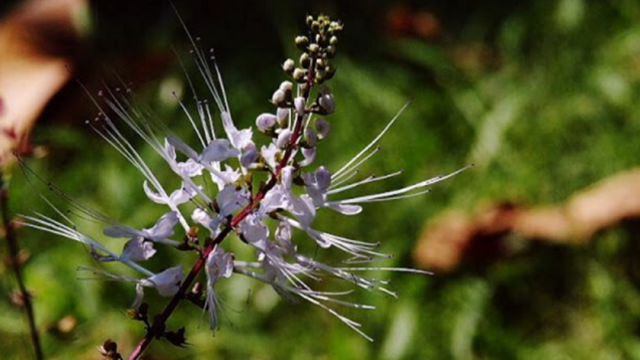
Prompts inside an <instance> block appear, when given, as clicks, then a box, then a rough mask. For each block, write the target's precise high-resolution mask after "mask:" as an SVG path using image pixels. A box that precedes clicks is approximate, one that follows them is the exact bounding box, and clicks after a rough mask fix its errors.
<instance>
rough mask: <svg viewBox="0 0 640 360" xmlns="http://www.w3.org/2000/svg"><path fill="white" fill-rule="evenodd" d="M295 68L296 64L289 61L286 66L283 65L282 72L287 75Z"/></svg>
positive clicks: (286, 61) (285, 63)
mask: <svg viewBox="0 0 640 360" xmlns="http://www.w3.org/2000/svg"><path fill="white" fill-rule="evenodd" d="M295 67H296V63H295V62H294V61H293V60H292V59H287V60H285V62H284V64H282V70H284V72H286V73H292V72H293V69H294V68H295Z"/></svg>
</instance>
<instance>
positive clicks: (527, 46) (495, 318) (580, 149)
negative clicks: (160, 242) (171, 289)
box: [0, 0, 640, 360]
mask: <svg viewBox="0 0 640 360" xmlns="http://www.w3.org/2000/svg"><path fill="white" fill-rule="evenodd" d="M45 3H46V2H45V1H40V4H39V5H38V6H41V7H42V6H44V4H45ZM76 3H78V4H80V5H81V6H79V7H76V8H75V10H74V12H73V16H72V17H71V20H70V22H69V23H70V24H71V25H72V26H71V34H72V36H66V35H65V36H62V35H61V36H57V37H56V39H57V40H56V41H55V42H48V41H44V42H39V43H37V46H35V49H36V50H38V49H40V50H41V51H44V52H46V53H47V54H49V55H50V56H53V57H58V58H63V59H64V60H65V61H66V62H67V63H68V64H70V66H69V70H67V71H68V75H72V76H73V77H75V78H78V79H80V81H81V82H82V83H84V84H86V86H87V88H88V89H89V91H90V92H92V93H94V94H95V93H97V92H98V91H99V90H100V89H104V87H105V85H104V83H106V84H109V85H110V86H113V87H117V86H119V85H118V78H121V79H123V81H124V82H125V83H127V84H131V86H132V87H133V88H134V89H135V94H136V95H135V96H136V97H137V98H138V99H139V101H140V103H142V104H145V106H146V107H147V108H149V109H151V110H152V111H153V113H154V114H156V116H157V117H158V118H159V119H162V121H163V122H166V124H167V125H168V126H169V127H170V128H171V129H172V130H174V131H175V132H177V133H178V134H181V135H182V136H184V138H192V139H193V134H191V133H190V131H189V129H190V127H189V126H188V124H187V120H186V119H185V118H184V116H183V114H182V112H181V110H180V109H179V107H178V106H177V104H176V103H175V101H173V100H172V98H171V96H170V94H171V91H177V92H178V93H179V94H182V96H183V97H184V98H185V99H188V97H189V94H188V92H187V89H186V87H187V83H186V81H185V76H184V72H183V71H182V69H181V68H180V66H179V62H178V59H182V60H183V61H184V62H185V64H186V67H187V72H188V73H189V74H190V75H191V76H192V78H194V79H197V78H198V76H197V74H196V69H195V67H194V66H193V64H192V62H191V61H190V55H189V46H190V45H189V42H188V39H187V37H186V36H185V32H184V30H183V29H182V28H181V26H180V23H179V21H178V19H177V17H176V15H175V13H174V12H173V10H172V9H171V6H170V4H169V3H168V2H163V1H150V0H144V1H135V2H133V1H131V2H128V1H91V2H82V1H76ZM174 3H175V6H176V7H177V8H178V10H179V12H180V14H181V16H182V17H183V18H184V20H185V22H186V23H187V26H188V28H189V30H190V31H191V32H192V33H193V34H195V35H196V36H198V37H200V38H201V40H200V42H199V43H200V44H201V46H203V47H204V48H209V47H213V48H215V51H216V55H217V58H218V61H219V65H220V67H221V69H222V72H223V75H224V78H225V83H226V86H227V94H228V97H229V101H230V106H231V109H232V111H233V113H234V118H235V119H236V121H238V122H239V123H240V124H241V125H244V126H249V125H252V124H253V122H254V120H255V117H256V116H257V115H258V114H260V113H262V112H265V111H271V105H270V104H269V103H268V99H269V98H270V95H271V93H272V92H273V90H274V89H275V88H276V87H277V86H278V84H279V83H280V82H281V81H282V80H283V79H285V74H284V73H283V72H282V71H281V70H280V64H281V63H282V61H283V60H284V59H286V58H287V57H294V58H295V57H297V52H296V50H295V47H294V45H293V37H294V36H295V35H296V34H298V33H299V32H300V30H301V29H302V28H303V26H304V16H305V15H306V14H308V13H311V14H317V13H325V14H329V15H332V16H334V17H335V18H339V19H341V20H342V21H343V22H344V24H345V30H344V32H343V35H342V37H341V39H340V46H339V54H338V57H337V59H336V66H337V68H338V72H337V74H336V77H335V79H334V80H332V81H331V84H330V85H331V87H332V90H333V92H334V95H335V98H336V104H337V107H336V112H335V114H334V115H332V116H331V117H330V118H329V120H330V121H331V124H332V133H331V135H330V137H329V139H328V140H327V141H325V142H323V143H322V144H321V149H320V150H321V155H320V158H319V161H318V162H317V163H319V164H320V163H325V164H326V165H327V166H328V167H329V169H334V170H335V169H337V168H339V167H340V165H341V164H343V163H344V162H345V161H346V160H348V159H349V158H350V157H351V156H353V155H354V154H355V153H356V152H357V151H359V149H360V148H361V147H362V146H364V145H365V144H366V143H367V142H368V141H369V140H370V139H372V138H373V137H374V136H375V135H376V134H377V133H378V132H379V131H380V130H381V129H382V128H383V127H384V126H385V124H386V123H387V122H388V121H389V119H391V118H392V117H393V116H394V115H395V113H396V112H397V111H398V110H399V109H400V108H401V107H402V106H403V105H404V104H405V103H406V102H408V101H411V105H410V106H409V108H408V109H407V111H406V112H405V113H404V114H403V115H402V118H401V119H400V121H399V122H398V123H397V124H396V125H394V127H393V128H392V130H391V131H390V133H389V134H388V135H387V136H385V138H384V139H383V141H382V143H381V145H382V151H381V153H380V154H379V155H377V156H376V157H375V158H373V159H372V160H371V161H370V162H368V165H367V166H366V167H365V170H366V171H370V172H376V173H384V172H390V171H394V170H397V169H403V170H404V176H403V177H402V178H401V179H394V180H393V181H390V182H387V183H386V184H380V185H375V186H372V189H377V190H383V189H390V188H392V187H394V186H396V187H397V186H401V185H403V184H406V185H408V184H410V183H412V182H417V181H420V180H422V179H425V178H429V177H431V176H435V175H438V174H443V173H446V172H450V171H453V170H455V169H458V168H460V167H462V166H464V165H466V164H468V163H474V164H475V165H476V166H475V167H474V168H473V169H471V170H469V171H466V172H465V173H463V174H461V175H458V176H456V177H455V178H453V179H451V180H448V181H446V182H445V183H441V184H438V185H437V186H435V187H434V189H433V192H432V193H430V194H427V195H424V196H422V197H418V198H413V199H409V200H405V201H398V202H389V203H380V204H372V205H369V206H367V207H366V209H365V211H364V213H363V214H361V215H359V216H357V217H353V218H343V217H338V216H336V215H335V214H331V213H323V214H322V215H321V216H320V217H319V219H318V220H317V227H318V228H320V229H324V230H331V232H333V233H337V234H341V235H344V236H348V237H352V238H359V239H367V240H371V241H381V242H382V249H381V250H382V251H383V252H388V253H393V254H396V256H395V257H394V258H393V259H391V260H388V261H383V262H381V263H380V265H383V266H404V267H418V268H424V269H430V270H434V271H435V275H434V276H420V275H409V274H400V273H384V272H380V273H379V274H375V275H377V276H380V277H384V278H388V279H390V280H391V282H392V285H391V286H392V288H393V289H395V290H396V291H397V292H398V294H399V299H398V300H396V299H393V298H389V297H386V296H384V295H380V294H377V293H367V292H365V291H357V292H356V293H355V294H354V295H353V299H355V300H358V301H362V302H367V303H371V304H374V305H375V306H377V310H375V311H372V312H368V311H358V310H354V309H349V308H340V309H339V310H340V311H341V312H342V313H343V314H345V315H347V316H348V317H351V318H353V319H355V320H357V321H360V322H362V323H363V328H364V331H365V332H367V333H368V334H370V335H371V336H372V337H374V338H375V339H376V341H375V342H373V343H369V342H368V341H366V340H365V339H363V338H362V337H360V336H359V335H358V334H356V333H355V332H353V331H351V330H350V329H349V328H347V327H346V326H344V325H343V324H341V323H340V322H339V321H337V320H336V319H335V318H333V317H332V316H331V315H330V314H328V313H327V312H325V311H323V310H321V309H319V308H317V307H315V306H312V305H311V304H308V303H304V302H302V303H297V304H291V303H287V302H285V301H283V300H282V299H280V298H279V297H278V296H277V295H276V294H275V293H274V292H273V291H272V290H270V289H269V288H268V287H267V286H265V285H263V284H260V283H258V282H255V281H252V280H250V279H244V278H241V277H240V276H237V277H235V278H233V279H231V280H229V281H224V282H221V283H220V298H221V299H222V301H223V306H222V308H223V315H222V325H221V330H220V331H219V332H217V333H216V334H215V336H213V335H212V333H211V332H210V331H209V330H208V324H207V321H206V315H203V314H202V311H201V310H199V309H197V308H195V307H193V306H191V305H189V304H183V306H181V307H180V308H179V310H178V311H177V312H176V313H175V314H174V316H173V317H172V319H171V321H170V323H169V324H170V326H174V327H178V326H186V328H187V339H188V341H189V343H190V344H191V345H190V346H187V347H186V348H183V349H180V348H176V347H173V346H171V345H169V344H167V343H166V342H162V341H156V342H154V343H153V344H152V346H151V348H150V350H149V351H148V353H147V355H146V357H145V358H146V359H223V358H224V359H456V360H458V359H459V360H468V359H640V339H639V335H640V260H638V259H639V257H640V236H639V231H640V227H639V226H638V225H639V223H638V216H640V205H639V204H638V202H639V201H640V190H639V189H638V188H639V187H640V179H639V177H638V175H637V174H638V173H637V171H638V170H637V166H638V163H639V154H640V137H639V135H640V132H639V131H640V101H639V99H640V3H639V2H637V1H633V0H613V1H595V0H592V1H589V0H559V1H551V0H542V1H540V0H536V1H533V0H530V1H517V2H515V1H507V0H491V1H483V2H478V1H470V0H456V1H446V2H445V1H435V0H434V1H408V0H407V1H364V0H359V1H349V2H346V1H304V2H303V1H294V0H288V1H279V2H257V1H253V2H252V1H235V2H212V1H204V0H202V1H179V0H175V1H174ZM24 5H25V2H17V1H4V2H2V4H1V5H0V11H1V12H0V15H1V17H2V18H3V19H4V20H3V21H4V22H5V23H6V22H7V21H10V19H12V16H15V14H16V11H18V10H16V9H18V7H19V6H24ZM34 6H35V5H34ZM38 6H35V8H36V9H39V7H38ZM36 23H37V22H36ZM30 24H31V25H33V23H30ZM36 28H37V26H36ZM0 29H2V28H0ZM4 29H6V27H5V28H4ZM60 29H61V28H60V27H49V28H46V29H45V30H46V31H44V32H45V33H47V34H49V35H52V34H53V35H60V34H58V32H56V31H58V30H60ZM40 30H42V29H40ZM67 31H69V30H68V29H67ZM59 32H61V33H62V31H61V30H60V31H59ZM43 49H45V50H46V51H45V50H43ZM3 51H4V50H3ZM7 54H10V51H8V50H7V51H4V52H2V53H0V63H2V61H3V60H2V59H3V58H2V57H3V56H8V55H7ZM51 54H53V55H51ZM45 58H46V57H45ZM24 59H25V60H24V61H28V60H27V57H25V58H24ZM39 59H42V57H40V58H39ZM8 73H11V75H12V76H14V77H17V78H18V79H20V72H19V71H17V70H16V71H13V72H7V71H5V72H4V73H1V74H0V77H1V76H8V75H7V74H8ZM0 81H1V80H0ZM37 81H38V80H37V79H31V78H29V80H28V82H29V83H28V84H27V83H26V82H27V80H24V85H25V86H26V88H27V90H25V91H28V88H29V86H31V87H34V86H35V87H40V86H46V84H44V85H40V84H39V83H38V82H37ZM43 81H45V80H43ZM103 82H104V83H103ZM202 85H203V84H202V82H200V83H199V85H198V86H199V87H200V89H201V90H202V94H204V93H205V92H204V88H203V86H202ZM14 90H15V88H12V89H7V88H1V87H0V96H2V92H7V91H14ZM24 96H28V94H27V93H25V94H24ZM45 105H46V106H45ZM10 106H11V104H8V103H7V104H4V107H6V109H9V107H10ZM33 106H34V107H40V106H42V107H43V111H42V112H41V113H39V114H38V115H37V116H36V117H35V118H34V119H37V122H36V123H35V127H34V129H33V132H32V137H31V139H30V141H29V144H27V145H25V144H22V145H23V146H22V148H21V149H22V150H24V153H25V159H26V161H27V163H28V165H29V166H30V167H31V168H33V169H34V170H35V171H36V172H37V173H39V174H40V175H41V176H42V177H43V178H45V179H47V180H51V181H53V182H54V183H55V184H56V185H58V186H59V187H60V188H62V189H64V190H65V191H66V192H67V193H69V194H71V195H72V196H74V197H75V198H77V199H79V200H81V201H82V202H85V203H87V204H89V205H90V206H92V207H95V208H97V209H99V210H100V211H101V212H103V213H106V214H109V215H110V216H112V217H113V218H115V219H119V220H121V221H122V222H124V223H126V224H128V225H132V226H134V227H148V226H150V225H151V224H152V223H153V222H154V221H155V219H157V216H158V215H159V214H161V211H162V210H163V209H162V208H161V207H159V206H157V205H155V204H152V203H151V202H149V201H148V200H147V199H146V196H145V195H144V193H143V191H142V186H141V183H142V177H141V176H140V175H139V174H138V173H137V172H136V171H135V169H133V167H132V166H130V165H129V164H128V163H127V162H126V161H125V160H124V159H123V158H122V157H120V156H119V155H118V154H117V153H116V151H115V150H114V149H112V148H111V147H109V146H108V144H106V143H104V142H102V141H101V140H100V139H99V137H98V136H97V135H96V134H94V133H93V132H92V131H91V130H90V129H88V128H87V127H86V126H85V125H84V120H85V119H88V118H93V117H94V116H95V114H96V112H97V110H96V109H95V108H94V107H93V106H92V104H91V102H90V101H89V100H88V99H87V97H86V96H85V95H84V94H83V91H82V89H81V88H80V86H79V85H78V84H77V83H75V82H74V81H70V82H68V83H66V85H64V86H63V87H62V88H60V89H59V90H56V91H53V92H52V96H51V97H50V98H49V99H46V101H43V102H42V103H39V104H35V103H34V104H33ZM0 120H2V114H1V113H0ZM137 146H138V150H139V151H140V152H141V153H142V154H143V156H144V157H145V159H147V160H148V161H149V163H150V165H151V167H152V168H153V169H154V170H156V171H157V172H156V174H166V175H167V176H170V174H169V172H168V169H167V168H165V167H163V166H162V163H161V161H160V159H158V158H157V157H156V156H154V154H153V153H152V151H151V149H149V148H148V147H146V146H144V144H142V143H137ZM7 171H10V172H11V171H12V174H13V175H12V177H11V183H10V196H11V198H10V200H11V204H10V205H11V209H12V211H13V212H14V213H30V212H31V211H44V212H47V213H48V214H52V212H51V210H50V209H47V207H46V206H45V204H43V202H42V200H40V199H39V198H38V196H37V195H35V194H34V193H33V190H32V189H31V188H29V187H28V186H26V184H25V181H24V178H23V177H22V175H21V174H20V172H19V171H18V170H17V169H16V167H15V166H14V167H13V170H7ZM160 176H162V175H160ZM87 226H89V229H90V230H94V233H99V229H98V228H95V229H91V228H90V226H91V225H87ZM18 237H19V240H20V243H21V246H22V248H23V249H24V250H25V254H26V255H27V256H28V260H27V261H26V262H25V264H24V265H23V266H24V273H25V280H26V282H27V285H28V286H29V288H30V289H32V291H33V294H34V303H35V311H36V316H37V323H38V326H39V329H40V331H41V335H42V340H43V344H44V350H45V353H46V355H47V357H48V358H52V359H99V358H100V355H99V354H98V352H97V351H96V350H95V348H96V346H98V345H100V344H102V342H104V341H105V340H106V339H109V338H110V339H113V340H115V341H116V342H117V343H118V344H119V345H120V348H121V349H122V352H123V354H128V352H129V350H130V349H131V348H132V347H133V346H134V344H135V343H136V342H137V341H138V340H139V339H140V338H141V336H142V335H143V334H144V329H143V327H142V324H141V323H138V322H134V321H131V320H129V319H128V318H127V316H126V313H125V311H126V309H127V308H128V306H130V304H131V301H132V300H133V297H134V290H133V287H132V286H130V285H129V284H123V283H117V282H108V281H104V280H90V279H86V276H85V275H83V274H82V273H79V272H78V271H77V269H76V268H77V267H78V266H95V265H96V264H95V262H94V261H93V260H92V258H91V256H90V254H89V252H88V251H87V250H86V249H85V248H83V247H82V246H79V244H77V243H73V242H71V241H68V240H65V239H61V238H55V237H53V236H50V235H48V234H45V233H42V232H37V231H31V230H28V229H21V230H20V231H19V233H18ZM296 240H297V241H298V242H299V243H305V242H306V243H308V242H309V240H308V239H307V238H306V237H305V236H303V235H302V234H297V235H296ZM114 246H116V245H115V243H114ZM225 246H229V247H230V248H231V249H234V250H235V251H239V252H243V251H244V252H246V249H245V250H243V246H242V244H241V243H240V242H238V241H235V240H234V241H229V242H228V243H226V242H225ZM310 249H311V251H313V248H312V247H310ZM0 254H2V255H6V250H5V247H4V246H3V247H2V248H1V249H0ZM317 256H318V257H319V258H320V259H322V260H327V261H338V260H339V259H342V258H343V257H342V254H340V253H339V252H333V251H329V252H324V251H321V252H318V254H317ZM177 261H182V262H184V263H185V264H187V263H188V262H189V258H188V257H187V256H185V257H182V258H178V257H177V256H175V254H172V253H169V252H163V253H162V254H160V256H159V258H158V259H155V263H154V264H155V265H156V266H158V267H159V268H160V267H162V263H171V264H173V263H175V262H177ZM0 275H1V282H0V284H1V288H0V289H1V294H2V296H1V297H0V349H1V351H2V355H1V357H2V358H5V359H26V358H29V357H30V356H31V351H30V343H29V337H28V335H27V334H28V333H27V327H26V321H25V318H24V316H23V312H22V310H21V309H20V307H19V306H18V305H16V300H15V297H12V296H10V295H11V294H12V292H13V291H15V288H16V287H15V281H14V279H13V276H12V273H11V272H10V269H9V268H8V266H7V264H6V263H5V264H4V265H2V266H1V267H0ZM154 293H155V292H154V291H148V299H149V301H150V303H151V305H152V311H159V310H160V309H161V308H162V307H163V306H164V304H165V303H166V301H167V300H166V299H163V298H160V297H158V296H156V294H154ZM12 299H13V300H12Z"/></svg>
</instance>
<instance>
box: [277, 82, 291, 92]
mask: <svg viewBox="0 0 640 360" xmlns="http://www.w3.org/2000/svg"><path fill="white" fill-rule="evenodd" d="M279 89H280V90H282V91H284V92H285V93H287V92H291V91H293V83H291V81H283V82H282V83H280V87H279Z"/></svg>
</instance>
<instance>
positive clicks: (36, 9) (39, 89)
mask: <svg viewBox="0 0 640 360" xmlns="http://www.w3.org/2000/svg"><path fill="white" fill-rule="evenodd" d="M86 6H87V1H86V0H32V1H29V2H27V3H25V4H24V5H23V6H21V7H19V8H18V9H16V10H15V11H14V12H13V13H11V14H9V16H8V17H7V18H5V19H4V20H3V21H2V23H0V165H1V166H4V165H6V164H7V163H8V162H11V159H13V156H11V153H12V152H14V151H18V152H20V151H26V150H27V148H28V137H29V133H30V131H31V129H32V127H33V125H34V123H35V121H36V119H37V118H38V116H39V115H40V113H41V112H42V110H43V109H44V107H45V106H46V104H47V103H48V102H49V100H50V99H51V98H52V97H53V96H54V95H55V94H56V93H57V92H58V91H59V90H60V88H62V86H63V85H64V84H65V83H66V82H67V81H68V80H69V78H70V77H71V71H72V68H73V64H74V61H73V57H74V53H75V52H76V50H77V48H78V43H79V42H78V40H79V37H78V30H77V28H76V27H75V26H74V17H76V16H77V14H78V13H80V12H82V11H84V9H85V8H86Z"/></svg>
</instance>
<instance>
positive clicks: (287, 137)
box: [276, 129, 293, 149]
mask: <svg viewBox="0 0 640 360" xmlns="http://www.w3.org/2000/svg"><path fill="white" fill-rule="evenodd" d="M292 134H293V132H292V131H291V130H289V129H283V130H282V131H281V132H280V134H279V135H278V140H276V146H277V147H278V148H280V149H284V148H285V147H286V146H287V145H288V144H289V141H291V135H292Z"/></svg>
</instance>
